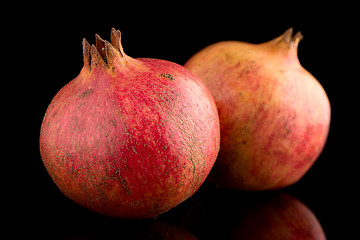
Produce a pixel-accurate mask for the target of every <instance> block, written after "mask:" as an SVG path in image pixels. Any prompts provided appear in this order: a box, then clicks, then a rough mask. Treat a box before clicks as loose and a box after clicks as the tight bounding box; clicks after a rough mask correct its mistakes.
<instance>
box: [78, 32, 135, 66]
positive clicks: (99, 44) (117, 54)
mask: <svg viewBox="0 0 360 240" xmlns="http://www.w3.org/2000/svg"><path fill="white" fill-rule="evenodd" d="M95 39H96V42H95V45H94V44H92V45H91V46H90V44H89V43H88V41H87V40H86V39H85V38H84V39H83V43H82V45H83V55H84V66H85V67H86V68H87V69H88V70H89V71H91V70H93V69H94V68H95V67H97V66H102V67H105V68H108V69H115V68H116V66H117V65H119V64H120V65H122V64H123V63H124V62H125V61H124V60H125V58H129V57H128V56H127V55H126V54H125V53H124V50H123V47H122V45H121V32H120V31H119V30H116V29H115V28H112V29H111V43H109V42H108V41H106V40H103V39H102V38H101V37H100V36H99V35H98V34H95Z"/></svg>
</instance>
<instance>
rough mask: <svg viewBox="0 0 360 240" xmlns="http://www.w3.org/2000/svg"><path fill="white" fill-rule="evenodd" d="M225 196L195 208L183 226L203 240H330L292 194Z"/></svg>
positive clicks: (183, 222)
mask: <svg viewBox="0 0 360 240" xmlns="http://www.w3.org/2000/svg"><path fill="white" fill-rule="evenodd" d="M221 191H223V190H221ZM225 195H226V196H224V197H223V198H221V199H220V200H219V199H212V200H211V201H203V202H201V203H199V204H198V205H197V206H195V207H193V208H192V209H191V210H190V211H189V212H188V213H187V214H186V215H185V217H184V219H183V220H182V224H183V226H184V227H186V228H187V229H188V230H189V231H190V232H192V233H193V234H194V235H195V236H197V237H198V238H199V239H203V238H204V239H208V238H210V237H211V238H215V239H217V238H219V239H220V238H221V239H241V240H246V239H252V240H258V239H259V240H260V239H261V240H266V239H269V240H270V239H271V240H273V239H282V240H292V239H294V240H295V239H296V240H298V239H308V240H324V239H326V237H325V234H324V231H323V229H322V227H321V225H320V222H319V221H318V219H317V218H316V216H315V215H314V213H313V212H312V211H311V210H310V209H309V208H308V207H307V206H305V205H304V204H303V203H302V202H301V201H299V200H298V199H296V198H295V197H293V196H291V195H289V194H286V193H283V192H275V193H274V192H271V193H268V192H267V193H261V194H259V193H257V194H256V193H250V194H249V193H239V194H237V195H236V196H233V195H232V196H229V195H228V194H225ZM214 208H215V209H216V210H215V211H214Z"/></svg>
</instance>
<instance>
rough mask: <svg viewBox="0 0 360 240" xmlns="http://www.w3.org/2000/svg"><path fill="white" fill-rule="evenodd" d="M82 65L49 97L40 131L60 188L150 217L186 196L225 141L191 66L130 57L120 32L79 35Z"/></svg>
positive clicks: (111, 211) (99, 205) (89, 201)
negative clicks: (91, 36)
mask: <svg viewBox="0 0 360 240" xmlns="http://www.w3.org/2000/svg"><path fill="white" fill-rule="evenodd" d="M83 58H84V67H83V68H82V70H81V72H80V74H79V75H78V76H77V77H76V78H75V79H73V80H72V81H70V82H69V83H68V84H66V85H65V86H64V87H63V88H62V89H61V90H60V91H59V92H58V93H57V94H56V95H55V97H54V98H53V100H52V101H51V103H50V105H49V106H48V108H47V111H46V113H45V116H44V119H43V122H42V126H41V132H40V152H41V157H42V160H43V163H44V165H45V167H46V169H47V171H48V173H49V174H50V176H51V178H52V179H53V181H54V182H55V184H56V185H57V187H58V188H59V189H60V190H61V192H62V193H63V194H64V195H66V196H67V197H68V198H70V199H71V200H73V201H74V202H76V203H77V204H79V205H81V206H83V207H85V208H87V209H90V210H92V211H95V212H98V213H100V214H104V215H107V216H113V217H120V218H131V219H139V218H151V217H155V216H157V215H159V214H161V213H164V212H166V211H168V210H169V209H171V208H173V207H175V206H177V205H178V204H180V203H181V202H183V201H184V200H186V199H187V198H189V197H190V196H191V195H192V194H194V193H195V191H196V190H197V189H198V188H199V187H200V186H201V184H202V183H203V182H204V181H205V179H206V177H207V176H208V174H209V172H210V170H211V168H212V166H213V164H214V162H215V159H216V157H217V154H218V151H219V146H220V126H219V117H218V112H217V107H216V105H215V101H214V98H213V96H212V95H211V93H210V91H209V90H208V88H207V87H206V86H205V85H204V83H203V82H202V81H201V80H200V79H199V78H198V77H197V76H195V75H194V74H192V73H191V72H190V71H189V70H187V69H186V68H184V67H182V66H180V65H178V64H176V63H172V62H169V61H165V60H160V59H151V58H137V59H134V58H131V57H129V56H127V55H126V54H125V53H124V50H123V48H122V45H121V33H120V31H117V30H115V29H112V30H111V41H110V42H108V41H106V40H103V39H102V38H101V37H100V36H99V35H96V44H95V45H90V44H89V43H88V42H87V41H86V40H85V39H84V40H83Z"/></svg>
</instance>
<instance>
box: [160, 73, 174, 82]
mask: <svg viewBox="0 0 360 240" xmlns="http://www.w3.org/2000/svg"><path fill="white" fill-rule="evenodd" d="M159 77H164V78H167V79H169V80H170V81H175V78H174V77H173V76H172V75H171V74H170V73H162V74H160V75H159Z"/></svg>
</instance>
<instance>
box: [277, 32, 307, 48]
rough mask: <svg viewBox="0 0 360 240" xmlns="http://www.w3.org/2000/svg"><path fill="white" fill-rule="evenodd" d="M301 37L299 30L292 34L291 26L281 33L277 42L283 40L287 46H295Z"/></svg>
mask: <svg viewBox="0 0 360 240" xmlns="http://www.w3.org/2000/svg"><path fill="white" fill-rule="evenodd" d="M301 39H303V35H302V34H301V32H300V31H299V32H297V33H296V34H295V35H294V36H293V28H292V27H291V28H289V29H288V30H286V31H285V32H284V33H283V35H282V36H281V38H280V41H279V42H285V43H286V44H288V46H289V48H292V47H295V48H297V46H298V45H299V42H300V40H301Z"/></svg>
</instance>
